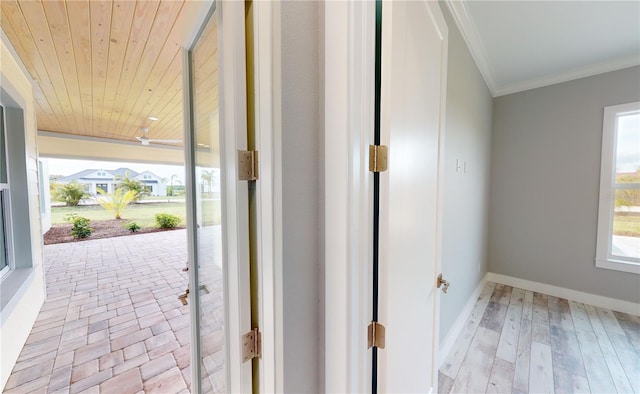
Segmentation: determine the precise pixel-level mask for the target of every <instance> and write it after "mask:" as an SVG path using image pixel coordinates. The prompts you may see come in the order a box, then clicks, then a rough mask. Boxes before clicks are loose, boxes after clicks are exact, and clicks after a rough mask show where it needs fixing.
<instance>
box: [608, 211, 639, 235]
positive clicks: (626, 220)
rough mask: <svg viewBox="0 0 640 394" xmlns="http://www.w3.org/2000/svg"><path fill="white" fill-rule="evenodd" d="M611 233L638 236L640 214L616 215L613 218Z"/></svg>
mask: <svg viewBox="0 0 640 394" xmlns="http://www.w3.org/2000/svg"><path fill="white" fill-rule="evenodd" d="M613 233H614V234H615V235H626V236H629V237H640V215H618V214H616V215H615V217H614V219H613Z"/></svg>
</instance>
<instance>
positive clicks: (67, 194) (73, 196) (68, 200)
mask: <svg viewBox="0 0 640 394" xmlns="http://www.w3.org/2000/svg"><path fill="white" fill-rule="evenodd" d="M88 197H90V195H89V193H87V192H86V191H85V190H84V186H83V185H81V184H79V183H78V182H76V181H73V182H71V183H67V184H65V185H60V186H58V187H57V188H56V189H55V190H54V192H53V198H54V199H55V200H56V201H60V202H63V203H65V204H66V205H67V206H70V207H76V206H78V204H80V201H82V200H84V199H85V198H88Z"/></svg>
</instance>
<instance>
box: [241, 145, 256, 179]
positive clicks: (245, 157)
mask: <svg viewBox="0 0 640 394" xmlns="http://www.w3.org/2000/svg"><path fill="white" fill-rule="evenodd" d="M238 179H239V180H241V181H257V180H258V151H257V150H239V151H238Z"/></svg>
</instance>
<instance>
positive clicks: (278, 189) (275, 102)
mask: <svg viewBox="0 0 640 394" xmlns="http://www.w3.org/2000/svg"><path fill="white" fill-rule="evenodd" d="M253 7H254V9H253V16H254V18H253V23H254V29H253V30H254V43H255V45H254V88H255V92H254V97H255V100H256V102H255V121H256V127H255V141H256V149H257V150H258V151H259V154H260V162H259V166H260V168H259V173H260V180H259V181H257V183H256V197H257V215H258V217H257V227H258V231H257V243H258V286H259V289H258V293H259V294H260V305H259V307H258V309H259V323H260V328H261V331H262V361H263V362H262V363H261V365H260V391H261V392H263V393H281V392H284V328H283V320H284V319H283V308H282V305H283V268H282V259H283V257H282V253H283V252H282V234H283V227H282V134H281V130H282V127H281V124H282V123H281V102H282V100H281V66H280V64H281V63H280V60H281V56H280V53H281V52H280V43H281V42H282V40H281V38H280V26H281V23H280V2H265V1H254V2H253Z"/></svg>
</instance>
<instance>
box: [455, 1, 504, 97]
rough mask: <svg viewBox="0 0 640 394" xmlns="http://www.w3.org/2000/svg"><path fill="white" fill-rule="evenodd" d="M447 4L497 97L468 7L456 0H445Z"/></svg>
mask: <svg viewBox="0 0 640 394" xmlns="http://www.w3.org/2000/svg"><path fill="white" fill-rule="evenodd" d="M445 4H447V8H449V11H450V12H451V15H452V16H453V19H454V21H455V22H456V25H458V30H460V34H461V35H462V38H463V39H464V42H465V43H466V44H467V47H468V48H469V52H471V56H472V57H473V60H475V62H476V66H478V70H479V71H480V74H482V78H484V81H485V83H486V84H487V87H488V88H489V91H490V92H491V95H492V96H493V97H495V96H496V95H495V92H496V83H495V79H494V78H493V74H492V73H491V68H490V67H489V61H488V60H487V55H486V53H487V51H486V50H485V48H484V45H483V44H482V40H481V39H480V34H479V33H478V29H477V28H476V26H475V24H474V23H473V21H472V20H471V16H469V12H468V11H467V6H466V5H465V3H464V2H463V1H454V0H445Z"/></svg>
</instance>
